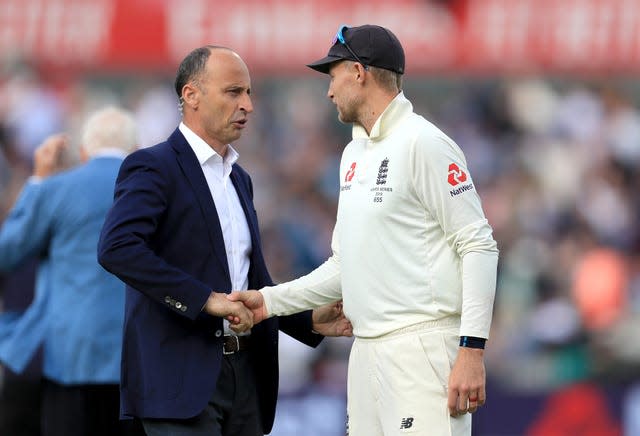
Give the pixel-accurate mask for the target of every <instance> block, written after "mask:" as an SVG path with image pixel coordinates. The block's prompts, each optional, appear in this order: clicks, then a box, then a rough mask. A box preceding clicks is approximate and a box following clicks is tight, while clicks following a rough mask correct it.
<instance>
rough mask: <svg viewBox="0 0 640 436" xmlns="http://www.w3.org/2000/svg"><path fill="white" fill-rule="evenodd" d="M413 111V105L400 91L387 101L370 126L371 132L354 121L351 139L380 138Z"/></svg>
mask: <svg viewBox="0 0 640 436" xmlns="http://www.w3.org/2000/svg"><path fill="white" fill-rule="evenodd" d="M411 113H413V105H412V104H411V102H410V101H409V100H407V98H406V97H405V96H404V92H402V91H400V93H398V95H396V96H395V97H394V99H393V100H391V102H390V103H389V105H388V106H387V107H386V109H385V110H384V111H383V112H382V114H380V116H379V117H378V119H377V120H376V122H375V124H374V125H373V127H372V128H371V134H369V135H367V131H366V130H365V129H364V127H362V125H360V124H358V123H355V124H354V125H353V129H352V135H353V139H373V140H380V139H382V138H384V137H385V136H387V135H388V134H389V133H390V132H391V131H392V130H393V129H394V128H395V126H396V125H397V124H398V122H399V121H400V120H402V119H403V118H405V117H407V116H408V115H410V114H411Z"/></svg>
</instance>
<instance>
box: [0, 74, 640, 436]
mask: <svg viewBox="0 0 640 436" xmlns="http://www.w3.org/2000/svg"><path fill="white" fill-rule="evenodd" d="M172 79H173V78H172V77H155V76H154V77H151V76H149V77H143V76H131V77H116V76H113V77H109V76H92V77H87V78H83V79H81V80H73V81H61V80H56V81H55V82H50V81H48V80H47V79H46V77H45V76H42V75H39V74H38V72H37V71H35V70H33V69H30V68H28V66H26V65H16V66H13V67H12V68H10V69H9V70H7V71H5V72H4V73H3V75H2V76H0V221H1V220H2V218H3V217H4V216H5V214H6V213H7V211H8V210H9V208H10V207H11V206H12V204H13V201H14V200H15V197H16V195H17V194H18V193H19V191H20V189H21V187H22V185H23V183H24V181H25V180H26V178H27V177H29V175H30V174H31V165H32V155H33V150H34V149H35V148H36V147H37V146H38V145H39V144H40V143H41V141H42V140H43V139H44V138H45V137H46V136H48V135H49V134H51V133H55V132H60V131H65V132H68V133H69V134H70V136H71V138H72V142H73V141H74V140H75V142H76V143H77V138H78V134H79V132H78V129H79V127H80V122H81V121H82V120H83V118H84V116H85V115H86V114H87V113H89V112H90V111H92V110H94V109H97V108H99V107H101V106H104V105H106V104H110V103H118V104H120V105H122V106H124V107H126V108H128V109H130V110H132V111H133V112H134V113H135V115H136V117H137V121H138V123H139V124H138V127H139V131H140V133H141V144H140V146H141V147H146V146H150V145H153V144H154V143H156V142H158V141H160V140H163V139H164V138H166V137H167V136H168V135H169V134H170V133H171V131H172V130H173V129H174V128H175V126H176V125H177V123H178V122H179V112H178V106H177V100H176V96H175V94H174V91H173V86H172ZM252 85H253V89H252V97H253V99H254V107H255V112H254V113H253V114H252V115H251V117H250V122H249V127H248V128H247V129H246V130H245V133H244V136H243V137H242V138H241V139H240V140H239V141H238V143H237V144H236V145H237V146H236V147H235V148H236V149H237V150H238V151H239V153H240V161H239V162H240V164H241V165H242V166H243V167H244V168H245V169H247V170H248V171H249V173H250V174H251V175H252V178H253V183H254V187H255V203H256V209H257V212H258V216H259V218H260V225H261V232H262V237H263V245H264V250H265V257H266V260H267V264H268V265H269V268H270V272H271V274H272V276H273V278H274V280H275V281H276V282H280V281H284V280H288V279H292V278H295V277H298V276H300V275H302V274H305V273H307V272H309V271H311V270H312V269H313V268H314V267H316V266H317V265H318V264H320V263H321V262H323V261H324V260H325V259H326V257H327V256H328V255H329V253H330V247H329V243H330V239H331V232H332V227H333V223H334V219H335V213H336V203H337V196H338V184H339V181H338V163H339V159H340V155H341V152H342V149H343V147H344V145H345V144H346V143H347V142H348V141H349V139H350V135H351V131H350V129H349V128H348V127H347V126H344V125H342V124H340V123H339V122H338V121H337V116H336V113H335V109H334V107H333V105H332V104H331V103H330V101H329V100H328V99H327V98H326V88H327V85H328V84H327V83H326V81H325V80H324V79H323V78H317V77H315V76H314V77H311V76H309V77H308V78H307V77H299V78H291V77H288V78H286V79H283V78H277V77H254V78H253V84H252ZM404 88H405V94H406V95H407V96H408V97H409V98H410V99H411V100H412V101H413V102H414V104H415V105H416V112H418V113H420V114H422V115H424V116H425V117H426V118H427V119H429V120H431V121H433V122H434V123H435V124H436V125H437V126H439V127H440V128H441V129H442V130H444V131H445V133H447V134H448V135H450V136H451V137H452V138H453V139H454V140H455V141H456V142H457V143H458V144H459V145H460V147H461V148H462V150H463V151H464V153H465V155H466V157H467V161H468V166H469V168H470V171H471V174H472V177H473V179H474V182H475V185H476V189H477V191H478V192H479V194H480V196H481V198H482V200H483V207H484V209H485V213H486V215H487V217H488V219H489V221H490V223H491V225H492V227H493V229H494V236H495V239H496V240H497V241H498V245H499V248H500V265H499V276H498V290H497V294H496V305H495V313H494V321H493V327H492V332H491V338H490V340H489V342H488V347H487V351H486V356H487V359H486V360H487V374H488V383H489V388H492V387H493V389H496V390H497V391H499V392H502V393H504V395H505V396H506V397H508V398H511V399H517V398H518V397H523V398H525V397H536V398H540V399H541V400H540V402H539V403H538V404H537V406H538V408H537V409H536V413H533V412H530V413H529V415H526V416H527V417H528V418H530V421H529V422H527V423H523V424H522V426H523V427H522V428H521V429H520V430H519V431H522V433H524V432H528V433H529V434H544V433H543V430H540V429H542V428H543V427H542V426H543V422H544V420H545V419H546V418H547V417H549V416H550V413H551V412H550V409H549V407H552V406H553V403H551V402H550V403H549V404H546V403H545V402H544V399H545V398H551V396H552V395H553V394H554V393H559V392H563V390H564V389H567V388H571V387H575V386H584V385H587V386H590V387H593V388H595V389H597V390H596V393H598V392H602V393H603V392H605V391H607V390H606V389H603V390H600V388H602V387H603V386H604V387H611V386H614V387H616V389H614V391H615V392H614V393H615V404H616V407H610V406H608V405H607V404H609V403H606V402H605V403H603V404H604V405H603V408H601V409H602V410H601V412H602V414H603V419H610V420H611V421H610V422H611V423H613V424H612V425H614V428H615V427H619V428H620V429H621V430H620V431H622V432H624V434H629V435H632V434H640V383H638V380H640V377H639V376H640V345H638V341H637V332H639V331H640V255H639V253H640V226H638V222H640V195H638V191H637V190H640V171H639V170H640V111H639V104H640V99H639V98H638V97H639V96H638V95H637V94H634V90H633V89H629V88H628V87H625V86H622V85H621V84H618V83H610V82H608V83H604V82H601V81H600V82H594V81H579V80H566V79H565V80H551V79H538V78H509V79H501V80H498V79H492V80H485V79H475V80H462V79H450V80H444V79H442V78H438V79H436V78H423V77H412V76H409V77H407V78H406V79H405V87H404ZM73 154H74V153H73V151H71V152H70V153H69V156H68V158H69V159H70V160H73V159H74V155H73ZM23 282H24V283H27V282H28V281H27V280H25V281H23ZM7 283H9V281H7V280H5V281H0V287H2V288H1V289H0V290H6V289H7V288H8V285H7ZM12 283H13V282H12ZM12 286H13V287H14V288H15V285H12ZM3 295H5V294H0V297H2V296H3ZM349 347H350V339H347V338H331V339H326V340H325V341H324V342H323V344H322V345H321V346H320V347H319V348H318V349H315V350H314V349H310V348H308V347H305V346H302V345H301V344H297V343H296V342H294V341H293V340H288V339H287V338H286V337H284V336H283V337H282V341H281V400H280V401H279V403H278V415H277V417H276V424H275V428H274V431H273V433H272V435H282V436H288V435H300V434H304V435H308V436H315V435H318V436H319V435H324V436H333V435H341V434H344V424H345V420H346V416H345V401H346V400H345V395H346V392H345V390H346V388H345V382H346V360H347V357H348V355H347V353H348V350H349ZM618 387H619V388H618ZM581 392H582V391H581ZM607 392H608V391H607ZM581 395H582V394H581ZM603 395H604V394H603ZM498 397H499V394H496V398H498ZM603 398H604V397H603ZM607 398H608V397H607ZM604 399H606V398H604ZM491 401H492V397H491V393H490V395H489V397H488V403H487V408H486V410H484V409H483V410H482V411H481V412H479V414H478V415H477V416H478V420H477V421H478V424H477V425H478V427H477V429H478V431H477V434H480V435H484V434H487V435H488V434H499V433H500V430H499V427H498V424H496V423H493V424H486V423H487V421H488V420H489V419H488V416H490V415H491V414H493V413H495V414H496V416H499V415H500V414H501V413H504V411H502V412H501V411H500V410H496V409H492V408H491ZM511 403H512V404H517V402H513V401H512V402H511ZM608 407H609V408H610V409H611V410H609V409H608ZM483 414H484V415H486V416H487V417H485V418H483ZM589 418H590V417H584V419H589ZM591 418H593V417H591ZM483 423H485V424H486V427H481V425H483ZM491 425H493V427H491ZM483 428H485V429H493V430H483ZM514 431H515V430H514ZM536 432H537V433H536ZM502 434H505V435H506V434H508V430H503V433H502ZM514 434H515V433H514ZM575 434H577V433H575ZM611 434H621V433H620V432H618V433H611Z"/></svg>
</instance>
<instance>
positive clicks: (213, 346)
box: [98, 129, 322, 433]
mask: <svg viewBox="0 0 640 436" xmlns="http://www.w3.org/2000/svg"><path fill="white" fill-rule="evenodd" d="M231 180H232V183H233V185H234V186H235V188H236V191H237V193H238V197H239V198H240V202H241V204H242V208H243V210H244V213H245V216H246V218H247V223H248V225H249V230H250V232H251V243H252V248H253V249H252V252H251V258H250V268H249V287H250V288H251V289H259V288H261V287H263V286H268V285H271V284H272V281H271V278H270V277H269V273H268V271H267V267H266V264H265V261H264V258H263V255H262V250H261V243H260V235H259V229H258V220H257V215H256V211H255V208H254V206H253V187H252V184H251V179H250V177H249V175H248V174H247V173H246V172H245V171H244V170H243V169H242V168H241V167H240V166H239V165H237V164H236V165H234V166H233V170H232V172H231ZM98 259H99V261H100V263H101V264H102V265H103V266H104V267H105V268H106V269H107V270H109V271H110V272H112V273H113V274H115V275H116V276H118V277H119V278H120V279H121V280H122V281H124V282H125V283H126V284H127V291H126V304H125V323H124V340H123V350H122V376H121V387H120V394H121V413H122V415H123V416H135V417H140V418H178V419H180V418H189V417H193V416H195V415H197V414H199V413H200V412H201V411H202V410H204V408H205V407H206V405H207V402H208V400H209V399H210V398H211V396H212V395H213V392H214V389H215V387H216V382H217V378H218V374H219V372H220V366H221V361H222V335H223V322H222V318H220V317H213V316H210V315H208V314H205V313H203V312H202V311H201V309H202V308H203V306H204V304H205V302H206V301H207V298H208V297H209V294H210V292H211V291H212V290H215V291H218V292H229V291H231V279H230V275H229V268H228V263H227V258H226V253H225V247H224V240H223V236H222V230H221V228H220V223H219V220H218V215H217V212H216V207H215V204H214V202H213V199H212V197H211V193H210V191H209V187H208V185H207V182H206V179H205V177H204V174H203V172H202V169H201V166H200V163H199V162H198V160H197V158H196V155H195V153H194V152H193V150H192V148H191V147H190V146H189V144H188V143H187V141H186V139H185V138H184V136H183V135H182V133H181V132H180V131H179V130H178V129H176V130H175V131H174V132H173V134H172V135H171V136H170V137H169V139H168V140H167V141H166V142H162V143H160V144H157V145H155V146H153V147H150V148H146V149H142V150H139V151H136V152H135V153H133V154H131V155H129V156H128V157H127V159H125V161H124V162H123V164H122V167H121V168H120V173H119V175H118V179H117V181H116V188H115V195H114V203H113V206H112V208H111V210H110V212H109V213H108V215H107V219H106V221H105V224H104V227H103V229H102V234H101V237H100V242H99V244H98ZM279 329H280V330H282V331H284V332H285V333H287V334H289V335H291V336H293V337H295V338H296V339H298V340H300V341H301V342H303V343H305V344H308V345H311V346H316V345H317V344H318V343H319V342H320V341H321V339H322V336H319V335H317V334H314V333H313V332H312V322H311V312H309V311H307V312H303V313H300V314H296V315H292V316H288V317H280V318H271V319H268V320H265V321H263V322H261V323H260V324H258V325H256V326H254V327H253V328H252V349H251V355H252V361H253V363H254V368H255V373H256V380H257V384H258V386H257V390H258V397H259V401H260V409H261V416H262V423H263V431H264V432H265V433H269V432H270V431H271V427H272V425H273V419H274V416H275V405H276V398H277V392H278V330H279Z"/></svg>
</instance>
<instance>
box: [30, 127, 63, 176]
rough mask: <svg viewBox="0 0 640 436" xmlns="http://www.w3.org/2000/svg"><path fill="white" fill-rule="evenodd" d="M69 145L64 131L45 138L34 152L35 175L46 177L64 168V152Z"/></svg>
mask: <svg viewBox="0 0 640 436" xmlns="http://www.w3.org/2000/svg"><path fill="white" fill-rule="evenodd" d="M68 146H69V145H68V139H67V136H66V135H65V134H63V133H58V134H56V135H51V136H49V137H48V138H47V139H45V141H44V142H43V143H42V144H41V145H40V146H39V147H38V148H37V149H36V151H35V152H34V153H33V175H34V176H36V177H40V178H43V179H44V178H46V177H49V176H51V175H53V174H55V173H57V172H58V171H60V170H62V169H63V165H62V154H63V153H64V150H65V149H66V148H67V147H68Z"/></svg>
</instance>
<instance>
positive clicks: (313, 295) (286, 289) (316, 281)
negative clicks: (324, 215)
mask: <svg viewBox="0 0 640 436" xmlns="http://www.w3.org/2000/svg"><path fill="white" fill-rule="evenodd" d="M331 247H332V251H333V255H332V256H331V257H329V259H327V260H326V261H325V262H324V263H323V264H322V265H320V266H319V267H318V268H316V269H315V270H313V271H311V272H310V273H309V274H307V275H305V276H303V277H300V278H298V279H296V280H292V281H290V282H287V283H282V284H279V285H276V286H270V287H266V288H263V289H262V290H261V291H262V294H263V296H264V299H265V305H266V306H267V310H268V312H269V314H270V315H289V314H292V313H297V312H301V311H303V310H307V309H313V308H315V307H319V306H322V305H323V304H327V303H331V302H333V301H338V300H340V299H341V298H342V287H341V284H340V260H339V254H338V251H339V250H338V246H337V237H336V230H334V236H333V238H332V244H331Z"/></svg>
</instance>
